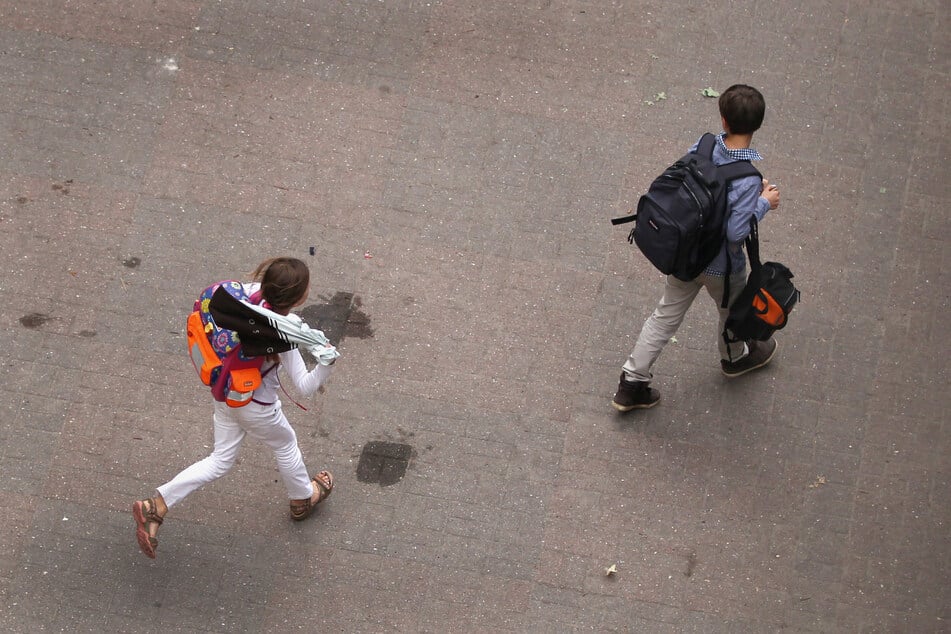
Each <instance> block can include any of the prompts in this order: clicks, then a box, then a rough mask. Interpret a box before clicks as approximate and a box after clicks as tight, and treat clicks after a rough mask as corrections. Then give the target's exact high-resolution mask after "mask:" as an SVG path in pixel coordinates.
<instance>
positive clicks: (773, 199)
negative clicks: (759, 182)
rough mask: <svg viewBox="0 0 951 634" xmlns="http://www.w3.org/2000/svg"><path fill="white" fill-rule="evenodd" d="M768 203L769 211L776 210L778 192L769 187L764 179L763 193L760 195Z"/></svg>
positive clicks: (774, 187)
mask: <svg viewBox="0 0 951 634" xmlns="http://www.w3.org/2000/svg"><path fill="white" fill-rule="evenodd" d="M760 196H762V197H763V198H765V199H766V200H767V201H768V202H769V208H770V209H776V208H777V207H779V190H778V189H776V186H775V185H770V184H769V181H768V180H766V179H765V178H764V179H763V192H762V193H761V194H760Z"/></svg>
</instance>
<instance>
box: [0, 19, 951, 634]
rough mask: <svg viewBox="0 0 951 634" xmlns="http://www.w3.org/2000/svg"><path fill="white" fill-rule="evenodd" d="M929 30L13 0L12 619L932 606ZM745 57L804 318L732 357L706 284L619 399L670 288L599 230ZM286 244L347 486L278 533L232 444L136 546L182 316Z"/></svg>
mask: <svg viewBox="0 0 951 634" xmlns="http://www.w3.org/2000/svg"><path fill="white" fill-rule="evenodd" d="M948 15H949V14H948V6H947V3H946V2H943V1H942V0H915V1H913V2H905V3H894V2H881V1H878V0H873V1H869V2H861V3H859V2H847V1H845V0H808V1H805V2H799V3H796V6H795V7H793V6H789V5H785V4H782V3H778V4H777V3H773V4H769V3H759V2H752V1H750V0H737V1H732V2H722V1H716V2H706V3H696V2H689V3H686V4H684V3H681V4H680V5H678V6H677V7H676V9H675V8H674V7H672V6H671V5H669V4H667V3H659V2H645V1H641V0H631V1H627V2H602V1H590V2H581V1H576V0H553V1H544V2H541V1H535V2H513V1H509V2H491V3H487V2H473V1H466V0H435V1H428V2H426V1H422V0H392V1H391V0H387V1H385V2H378V1H376V0H372V1H346V2H325V1H320V0H307V1H305V2H299V1H295V2H291V1H286V2H285V1H281V2H267V3H261V2H248V1H239V0H225V1H211V0H176V1H174V2H165V3H161V6H159V5H156V4H155V3H152V2H144V1H139V0H135V1H133V2H124V3H119V2H106V3H102V2H88V1H84V0H73V1H71V2H67V3H62V2H51V1H45V0H43V1H34V2H28V3H23V2H13V1H7V0H0V89H2V90H0V94H2V95H3V96H2V97H0V144H2V146H3V147H4V148H5V149H6V161H4V163H3V165H2V166H0V228H2V231H0V264H2V266H3V269H4V276H3V279H2V280H0V290H2V297H3V302H0V329H2V331H0V332H2V333H3V334H4V335H5V336H4V340H5V341H6V352H5V355H4V357H3V363H2V365H0V421H2V425H0V476H2V477H0V505H2V507H3V509H4V512H3V513H0V546H2V548H0V629H3V630H4V631H17V632H19V631H23V632H33V631H74V632H83V631H89V632H93V631H94V632H102V631H116V632H153V631H172V632H232V631H253V632H278V631H287V630H300V631H326V632H335V631H340V632H377V631H405V632H416V631H425V632H447V631H450V632H455V631H458V632H489V631H491V632H499V631H510V632H537V631H629V632H731V633H734V632H763V631H782V632H944V631H948V629H949V626H948V625H947V623H948V619H951V614H949V613H948V607H947V606H948V605H951V590H949V588H951V578H949V572H948V571H949V570H951V547H949V542H948V526H949V522H951V511H949V509H951V494H949V491H951V483H949V479H951V471H949V464H951V463H949V461H948V459H947V456H948V455H949V451H951V436H949V430H948V422H947V421H948V416H947V409H948V406H949V400H948V395H947V385H948V384H949V374H948V364H947V361H946V358H947V356H948V352H949V347H948V343H947V340H946V337H945V329H944V328H943V319H942V317H943V315H944V314H945V313H946V312H947V309H948V308H949V303H951V298H949V294H948V291H947V288H948V287H949V282H951V279H949V273H948V271H949V268H951V267H949V265H951V261H949V255H948V254H949V253H951V249H949V243H951V221H949V214H948V212H947V207H948V203H949V199H951V192H949V189H948V184H947V170H946V169H944V168H943V167H942V166H943V165H945V164H946V163H947V158H948V143H947V140H946V139H947V137H948V118H949V117H948V106H947V103H948V101H947V99H944V98H943V94H944V92H945V91H946V86H947V84H948V74H949V66H948V59H949V55H948V51H949V45H951V42H949V37H948V33H949V30H948ZM736 82H744V83H750V84H753V85H756V86H758V87H759V88H761V90H762V91H763V92H764V94H765V96H766V99H767V104H768V112H767V118H766V123H765V126H764V127H763V129H762V130H761V131H760V132H759V133H758V134H757V135H756V139H755V141H756V146H757V147H758V148H759V149H760V150H761V151H762V153H763V154H764V156H766V161H765V162H764V163H763V164H762V168H763V171H764V173H765V174H766V175H767V177H768V178H770V180H771V181H773V182H775V183H777V184H779V186H780V187H781V188H782V192H783V202H782V207H781V208H780V209H779V210H778V211H777V212H774V213H771V214H770V215H769V216H768V218H767V221H766V222H764V224H763V228H762V239H763V250H764V252H765V253H766V254H767V255H768V257H769V258H770V259H775V260H779V261H782V262H784V263H787V264H788V265H789V266H790V267H791V268H792V269H793V271H794V272H795V273H796V281H797V283H798V285H799V287H800V288H801V290H802V292H803V301H802V302H801V304H800V305H799V306H797V308H796V310H795V312H794V314H793V320H792V321H791V323H790V326H789V328H787V329H786V331H784V332H783V333H782V336H781V354H780V357H779V358H778V359H777V360H776V361H775V362H774V363H773V364H771V365H770V367H769V368H768V369H767V370H765V371H762V372H759V373H757V374H754V375H750V376H749V377H745V378H744V379H743V380H740V381H734V382H726V381H725V380H724V379H723V378H722V377H721V375H720V374H719V372H718V367H717V363H716V362H717V355H716V349H715V340H714V335H715V333H714V332H713V331H712V327H711V325H710V324H711V320H712V319H714V315H715V313H714V309H713V307H712V306H708V305H706V303H704V302H699V303H698V304H697V305H696V306H694V307H693V309H692V310H691V312H690V313H689V314H688V316H687V318H686V320H685V322H684V324H683V326H682V327H681V329H680V331H679V332H678V334H677V340H676V341H672V342H671V343H670V344H669V345H668V347H667V349H666V350H665V352H664V355H663V356H662V357H661V360H660V361H659V363H658V365H657V366H656V368H655V374H656V378H655V383H656V386H657V387H658V388H659V389H660V390H661V392H662V394H663V401H662V402H661V404H660V406H659V407H657V408H654V409H652V410H650V411H649V412H641V413H635V414H633V415H625V416H619V415H617V414H615V413H614V411H613V410H612V409H611V408H610V407H609V401H610V398H611V396H612V395H613V392H614V388H615V386H616V381H617V376H618V373H619V365H620V364H621V362H622V361H623V360H624V358H625V357H626V355H627V354H628V352H629V350H630V348H631V347H632V345H633V342H634V339H635V337H636V335H637V332H638V329H639V327H640V325H641V323H642V321H643V319H644V318H645V317H646V316H647V315H648V314H649V312H650V311H651V310H652V309H653V306H654V303H655V302H656V300H657V296H658V293H659V290H660V285H661V283H662V280H661V276H660V275H659V274H658V273H656V272H655V271H654V270H653V269H652V268H651V266H650V265H649V264H648V263H647V262H646V260H645V259H644V258H643V257H642V256H640V255H639V254H638V253H637V251H636V250H635V249H633V248H632V247H630V246H629V245H628V244H627V243H626V242H625V240H624V237H625V235H626V233H625V232H624V231H623V230H621V229H618V228H612V227H611V226H610V224H609V223H608V220H609V219H610V218H611V217H613V216H616V215H622V214H624V213H627V210H628V209H630V208H631V207H632V206H633V205H634V204H635V203H636V200H637V197H638V196H639V194H640V193H641V192H642V191H643V190H644V189H645V188H646V186H647V185H648V183H649V182H650V180H651V179H652V178H653V176H654V175H655V173H656V172H658V171H659V170H660V169H662V168H663V167H664V166H665V165H666V164H667V163H668V162H669V161H670V160H671V158H672V157H675V156H678V155H679V154H680V153H682V151H683V149H684V148H685V147H687V146H689V145H690V144H691V143H692V142H693V141H694V140H695V139H696V138H697V136H698V135H699V134H700V133H701V132H703V131H706V130H708V129H714V128H716V127H717V126H718V124H719V120H718V117H717V112H716V104H715V100H711V99H707V98H704V97H703V96H702V95H701V90H702V89H703V88H706V87H713V88H716V89H720V90H722V89H724V88H726V87H727V86H729V85H730V84H732V83H736ZM310 247H315V252H314V254H313V255H312V256H311V255H310V253H309V249H310ZM276 254H290V255H295V256H298V257H302V258H305V259H306V260H307V261H308V263H309V264H310V265H311V269H312V279H313V291H312V293H311V296H310V302H309V303H308V305H306V306H304V307H302V312H303V313H304V314H305V315H307V316H308V317H309V318H312V319H313V320H316V321H317V322H318V323H317V325H318V326H320V327H323V328H326V329H327V330H328V332H333V333H335V336H336V337H339V338H340V339H339V344H340V349H341V351H342V353H343V358H342V359H341V361H340V363H339V364H338V366H337V369H336V372H335V376H334V378H333V380H332V382H331V383H330V384H329V385H328V386H327V387H326V389H325V390H324V391H323V393H321V394H319V395H317V396H316V397H315V398H314V399H308V400H307V402H306V406H307V407H308V411H306V412H304V411H300V410H297V409H296V407H295V406H293V405H291V404H289V403H288V404H287V405H288V407H287V409H288V412H289V415H290V417H291V419H292V422H293V423H294V424H295V427H296V429H297V432H298V436H299V440H300V444H301V447H302V449H303V452H304V455H305V458H306V460H307V463H308V464H309V465H311V466H312V467H314V468H324V467H326V468H330V469H332V470H333V471H334V473H335V475H336V479H337V488H336V490H335V493H334V496H333V497H332V498H331V500H330V501H328V503H327V504H326V505H324V506H323V507H322V508H321V510H320V512H319V513H318V514H317V515H316V516H315V517H314V518H312V519H311V520H309V521H308V522H306V523H303V524H295V523H291V522H289V521H288V520H287V515H286V502H285V501H284V500H283V491H282V487H281V485H280V483H279V478H278V476H277V472H276V469H275V467H274V463H273V458H272V456H271V455H270V454H269V452H268V451H267V450H266V449H265V448H264V447H262V446H260V445H256V444H253V443H249V444H248V445H247V446H245V447H244V448H243V449H242V452H241V456H240V458H239V460H238V463H237V464H236V466H235V468H234V469H233V470H232V472H231V473H230V474H229V475H228V476H227V477H226V478H224V479H221V480H219V481H217V482H215V483H212V484H211V485H209V486H207V487H205V488H203V489H202V490H200V491H198V492H196V493H195V494H194V495H193V496H191V497H190V498H189V499H188V500H187V501H186V502H185V503H183V504H181V505H180V506H177V507H176V508H175V509H174V510H173V512H172V514H170V515H169V516H168V521H167V522H166V523H165V525H164V526H163V527H162V532H161V539H160V547H159V558H158V559H157V560H155V561H150V560H148V559H146V558H145V557H143V556H142V555H141V554H140V553H139V552H138V549H137V547H136V544H135V540H134V530H133V523H132V520H131V518H130V516H129V506H130V504H131V502H132V501H133V500H134V499H136V498H138V497H141V496H144V495H147V494H148V492H149V490H150V489H151V488H152V487H154V486H156V485H157V484H160V483H161V482H163V481H165V480H167V479H168V478H170V477H171V476H172V475H174V474H175V473H176V472H177V471H178V470H179V469H181V468H182V467H184V466H186V465H188V464H189V463H191V462H192V461H194V460H197V459H199V458H201V457H203V456H204V455H205V454H206V453H207V452H208V451H209V448H210V444H211V425H210V420H209V418H210V407H209V399H208V398H207V394H206V392H205V391H204V390H203V388H202V387H201V386H200V385H199V384H198V381H197V380H196V378H195V376H194V373H193V370H192V369H191V368H190V365H189V362H188V361H187V359H186V357H185V353H184V333H183V326H184V318H185V316H186V313H187V311H188V310H189V308H190V305H191V302H192V301H193V299H194V296H195V295H196V293H197V292H198V291H199V290H200V289H201V288H202V287H203V286H205V285H207V284H208V283H210V282H213V281H216V280H219V279H224V278H235V277H237V278H243V277H245V276H246V275H247V274H248V273H249V272H250V271H251V270H252V269H253V268H254V267H255V265H256V264H257V262H258V261H260V260H261V259H263V258H265V257H268V256H271V255H276ZM341 310H346V311H347V312H346V314H347V315H349V316H350V317H349V320H345V318H344V317H341V316H340V311H341ZM370 441H385V442H392V443H401V444H406V445H409V446H410V447H411V451H412V453H411V458H410V461H409V466H408V470H407V472H406V475H405V476H404V477H403V478H402V479H401V480H400V481H399V482H398V483H396V484H393V485H391V486H381V485H379V484H375V483H367V482H361V481H360V479H358V477H357V465H358V463H359V460H360V456H361V451H362V449H363V447H364V445H365V444H366V443H367V442H370ZM316 465H319V466H316ZM315 466H316V467H315ZM611 565H615V566H616V570H617V571H616V573H614V574H611V575H606V574H605V569H606V568H608V567H609V566H611Z"/></svg>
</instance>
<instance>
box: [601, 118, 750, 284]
mask: <svg viewBox="0 0 951 634" xmlns="http://www.w3.org/2000/svg"><path fill="white" fill-rule="evenodd" d="M715 145H716V137H715V136H714V135H713V134H710V133H709V132H708V133H706V134H704V135H703V136H702V137H701V138H700V143H699V144H698V146H697V149H696V150H695V151H694V152H690V153H688V154H685V155H684V156H683V157H682V158H681V159H680V160H679V161H677V162H676V163H674V164H673V165H671V166H670V167H668V168H667V169H666V170H664V173H663V174H661V175H660V176H658V177H657V178H656V179H654V182H653V183H651V186H650V188H649V189H648V190H647V193H646V194H644V195H643V196H641V198H640V200H639V201H638V203H637V213H635V214H633V215H630V216H625V217H623V218H614V219H613V220H611V223H612V224H615V225H619V224H623V223H625V222H631V221H636V223H635V225H634V228H633V229H631V233H630V234H629V235H628V237H627V240H628V242H631V243H632V244H634V243H636V244H637V246H638V248H639V249H640V250H641V251H642V252H643V253H644V255H646V256H647V259H648V260H650V261H651V263H652V264H653V265H654V266H655V267H657V268H658V269H659V270H660V272H661V273H663V274H665V275H673V276H674V277H676V278H677V279H679V280H683V281H689V280H692V279H694V278H695V277H697V276H698V275H700V274H701V273H703V270H704V269H705V268H707V266H708V265H709V264H710V262H712V261H713V259H714V258H715V257H716V256H717V253H719V252H720V249H721V248H722V246H723V242H724V240H725V239H726V232H725V228H724V225H725V223H726V217H727V215H728V213H729V210H728V209H727V203H726V198H727V196H726V194H727V185H728V184H729V183H730V181H733V180H736V179H737V178H743V177H744V176H758V177H760V178H762V176H761V175H760V173H759V171H758V170H757V169H756V168H755V167H753V165H752V164H751V163H750V162H749V161H735V162H733V163H726V164H724V165H716V164H715V163H714V162H713V149H714V146H715ZM728 274H729V272H728Z"/></svg>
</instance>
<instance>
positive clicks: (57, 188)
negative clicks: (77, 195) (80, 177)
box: [53, 178, 73, 196]
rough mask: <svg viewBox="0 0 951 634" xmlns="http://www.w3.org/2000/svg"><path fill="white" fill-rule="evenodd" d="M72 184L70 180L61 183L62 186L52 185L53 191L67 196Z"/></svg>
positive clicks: (58, 184)
mask: <svg viewBox="0 0 951 634" xmlns="http://www.w3.org/2000/svg"><path fill="white" fill-rule="evenodd" d="M72 183H73V179H71V178H70V179H68V180H65V181H63V183H62V184H60V183H53V189H54V190H55V191H58V192H59V193H61V194H62V195H63V196H66V195H67V194H69V185H72Z"/></svg>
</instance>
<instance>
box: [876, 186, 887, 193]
mask: <svg viewBox="0 0 951 634" xmlns="http://www.w3.org/2000/svg"><path fill="white" fill-rule="evenodd" d="M887 191H888V190H887V189H885V188H884V187H882V188H881V189H879V190H878V193H879V194H884V193H885V192H887Z"/></svg>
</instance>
